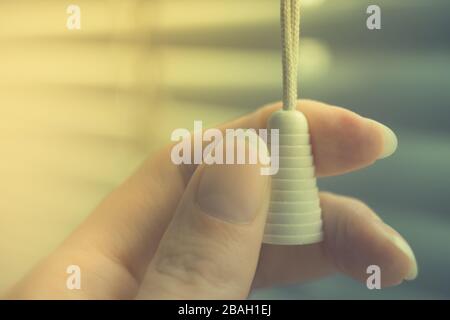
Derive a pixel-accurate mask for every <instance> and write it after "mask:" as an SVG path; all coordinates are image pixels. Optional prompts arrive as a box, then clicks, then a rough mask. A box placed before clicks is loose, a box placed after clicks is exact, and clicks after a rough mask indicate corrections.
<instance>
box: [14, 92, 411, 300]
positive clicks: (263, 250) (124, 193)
mask: <svg viewBox="0 0 450 320" xmlns="http://www.w3.org/2000/svg"><path fill="white" fill-rule="evenodd" d="M278 108H280V104H277V105H272V106H267V107H264V108H262V109H260V110H258V111H257V112H255V113H253V114H250V115H248V116H245V117H243V118H240V119H238V120H235V121H233V122H231V123H228V124H226V125H224V126H222V127H221V129H225V128H255V129H260V128H265V126H266V122H267V119H268V117H269V115H270V114H271V113H272V112H273V111H275V110H276V109H278ZM299 109H301V110H302V111H303V112H304V114H305V115H306V117H307V118H308V121H309V124H310V132H311V140H312V141H311V142H312V145H313V151H314V157H315V165H316V171H317V175H318V176H331V175H338V174H343V173H346V172H350V171H354V170H357V169H360V168H363V167H366V166H368V165H371V164H372V163H374V162H375V161H376V160H377V159H381V158H384V157H387V156H389V155H390V154H392V153H393V152H394V151H395V149H396V146H397V140H396V137H395V135H394V133H393V132H392V131H390V130H389V129H387V128H386V127H384V126H383V125H381V124H379V123H376V122H374V121H372V120H369V119H366V118H363V117H360V116H358V115H356V114H355V113H352V112H350V111H347V110H345V109H342V108H337V107H332V106H328V105H325V104H321V103H318V102H313V101H302V102H301V103H300V104H299ZM259 169H260V165H212V166H207V165H201V166H199V167H196V166H187V165H182V166H175V165H174V164H173V163H172V161H171V159H170V147H168V148H166V149H165V150H163V151H162V152H160V153H159V154H157V155H156V156H154V157H152V158H151V159H149V160H148V161H146V162H145V163H144V164H143V165H142V166H141V167H140V168H139V169H138V170H137V172H136V173H135V174H133V175H132V176H131V177H130V178H129V179H128V180H127V181H125V182H124V183H123V184H122V185H121V186H119V187H118V188H117V189H116V190H115V191H113V192H112V193H111V194H110V195H109V196H108V197H106V199H105V200H104V201H103V202H102V203H101V204H100V205H99V206H98V207H97V209H95V210H94V212H93V213H92V214H91V215H90V216H89V217H88V219H86V221H84V222H83V223H82V224H81V226H80V227H79V228H78V229H77V230H76V231H75V232H74V233H73V234H72V235H71V236H70V237H69V238H68V239H67V240H66V241H65V242H64V243H63V244H62V245H61V246H60V247H59V248H58V249H57V250H56V251H55V252H53V253H52V254H51V255H50V256H49V257H47V258H46V259H44V260H43V261H42V262H41V263H40V264H39V265H38V266H36V268H35V269H34V270H33V271H32V272H30V274H28V275H27V276H26V277H25V278H24V279H23V280H22V281H21V282H19V283H18V284H17V285H16V286H15V287H14V288H13V289H12V290H11V292H10V293H9V295H8V297H9V298H19V299H29V298H31V299H33V298H36V299H52V298H57V299H133V298H136V297H137V298H141V299H243V298H246V297H247V296H248V294H249V292H250V291H251V289H252V288H261V287H268V286H273V285H278V284H288V283H295V282H302V281H307V280H308V281H309V280H314V279H318V278H321V277H324V276H327V275H330V274H332V273H334V272H341V273H344V274H346V275H348V276H350V277H352V278H354V279H357V280H359V281H362V282H365V281H366V279H367V277H368V275H367V273H366V269H367V267H368V266H369V265H378V266H380V268H381V270H382V285H383V286H392V285H398V284H400V283H401V282H402V281H403V280H404V279H406V280H412V279H414V278H415V277H416V276H417V264H416V261H415V258H414V254H413V252H412V250H411V249H410V247H409V245H408V244H407V243H406V241H405V240H404V239H403V238H402V237H401V236H400V235H399V234H398V233H397V232H396V231H394V230H393V229H392V228H390V227H389V226H388V225H386V224H385V223H384V222H382V221H381V219H380V218H379V217H378V216H377V215H376V214H375V213H374V212H373V211H372V210H371V209H370V208H369V207H367V206H366V205H365V204H364V203H362V202H361V201H359V200H356V199H352V198H348V197H344V196H338V195H334V194H330V193H321V206H322V210H323V220H324V233H325V240H324V242H323V243H319V244H313V245H306V246H276V245H266V244H263V245H261V240H262V236H263V231H264V224H265V218H266V214H267V203H268V197H269V185H270V178H269V177H267V176H262V175H261V174H260V170H259ZM69 265H77V266H79V267H80V269H81V275H82V278H81V279H82V282H81V289H80V290H69V289H68V288H67V287H66V279H67V277H68V275H67V273H66V269H67V267H68V266H69Z"/></svg>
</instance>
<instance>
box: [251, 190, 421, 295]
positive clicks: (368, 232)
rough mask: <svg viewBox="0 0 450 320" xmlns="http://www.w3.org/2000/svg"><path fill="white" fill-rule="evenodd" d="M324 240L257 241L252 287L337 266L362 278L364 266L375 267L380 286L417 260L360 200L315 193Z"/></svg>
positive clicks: (409, 275) (399, 277)
mask: <svg viewBox="0 0 450 320" xmlns="http://www.w3.org/2000/svg"><path fill="white" fill-rule="evenodd" d="M321 205H322V209H323V219H324V231H325V241H324V242H323V243H322V244H316V245H310V246H294V247H282V246H268V245H265V246H263V249H262V253H261V260H260V264H259V267H258V272H257V274H256V278H255V285H256V286H257V287H261V286H268V285H274V284H280V283H292V282H297V281H307V280H312V279H315V278H319V277H323V276H325V275H329V274H331V273H333V272H336V271H338V272H342V273H344V274H346V275H348V276H350V277H352V278H354V279H356V280H359V281H361V282H364V283H365V282H366V280H367V278H368V277H369V275H368V274H367V273H366V271H367V267H369V266H371V265H377V266H379V267H380V269H381V280H382V286H383V287H387V286H393V285H397V284H400V283H401V282H402V281H403V280H412V279H414V278H415V277H416V276H417V263H416V260H415V257H414V254H413V252H412V250H411V248H410V247H409V245H408V244H407V243H406V241H405V240H404V239H403V238H402V237H401V236H400V235H399V234H398V233H397V232H396V231H394V230H393V229H392V228H391V227H389V226H388V225H386V224H385V223H383V222H382V221H381V220H380V219H379V218H378V216H377V215H376V214H375V213H374V212H373V211H372V210H371V209H370V208H369V207H367V206H366V205H365V204H363V203H362V202H360V201H359V200H355V199H352V198H347V197H342V196H337V195H333V194H329V193H322V194H321Z"/></svg>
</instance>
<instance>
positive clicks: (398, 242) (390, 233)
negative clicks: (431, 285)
mask: <svg viewBox="0 0 450 320" xmlns="http://www.w3.org/2000/svg"><path fill="white" fill-rule="evenodd" d="M383 225H384V230H385V232H386V235H387V237H388V238H389V239H390V240H391V241H392V242H393V243H394V244H395V246H396V247H397V248H398V249H399V250H401V251H402V252H403V253H404V254H405V255H406V256H407V257H408V258H409V260H410V269H409V271H408V274H407V275H406V276H405V278H404V279H405V280H408V281H411V280H414V279H416V278H417V275H418V273H419V270H418V267H417V260H416V256H415V255H414V252H413V250H412V249H411V246H410V245H409V244H408V242H406V240H405V239H403V237H402V236H400V235H399V234H398V233H397V232H396V231H395V230H394V229H392V228H391V227H390V226H388V225H387V224H383Z"/></svg>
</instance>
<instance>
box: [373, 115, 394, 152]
mask: <svg viewBox="0 0 450 320" xmlns="http://www.w3.org/2000/svg"><path fill="white" fill-rule="evenodd" d="M371 121H373V122H374V123H375V124H376V125H377V126H378V127H380V128H381V130H382V132H383V141H384V143H383V151H382V153H381V154H380V155H379V156H378V159H384V158H387V157H389V156H391V155H392V154H394V152H395V150H397V146H398V139H397V136H396V134H395V133H394V131H392V130H391V129H390V128H389V127H387V126H385V125H384V124H382V123H380V122H377V121H375V120H371Z"/></svg>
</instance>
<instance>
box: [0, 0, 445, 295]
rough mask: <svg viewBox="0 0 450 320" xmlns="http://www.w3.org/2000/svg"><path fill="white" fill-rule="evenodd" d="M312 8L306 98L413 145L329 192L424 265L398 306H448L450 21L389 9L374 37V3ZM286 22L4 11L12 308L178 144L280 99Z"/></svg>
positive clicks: (0, 60) (412, 0) (198, 8)
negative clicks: (355, 206)
mask: <svg viewBox="0 0 450 320" xmlns="http://www.w3.org/2000/svg"><path fill="white" fill-rule="evenodd" d="M71 3H74V4H77V5H79V6H80V8H81V14H82V16H81V19H82V30H80V31H69V30H67V28H66V19H67V16H68V15H67V14H66V8H67V6H68V5H69V4H71ZM304 4H305V6H304V10H305V11H304V15H303V21H302V24H303V30H302V34H303V39H302V47H301V55H302V58H301V66H300V77H301V78H300V86H301V88H300V95H301V96H302V97H306V98H316V99H322V100H325V101H327V102H330V103H334V104H338V105H344V106H347V107H349V108H351V109H352V110H354V111H357V112H360V113H361V114H363V115H366V116H371V117H373V118H375V119H377V120H381V121H384V122H385V123H387V124H388V125H390V126H391V127H393V128H394V129H395V130H396V131H397V133H399V137H400V149H399V151H398V153H397V155H396V156H395V157H394V158H393V159H390V160H386V162H382V163H381V162H380V164H377V165H376V166H375V167H374V168H370V169H368V170H366V171H363V172H361V173H357V174H353V175H350V176H348V177H344V178H336V179H328V180H326V181H323V182H322V185H323V187H325V188H327V189H329V190H334V191H336V192H340V193H346V194H353V195H357V196H360V197H361V198H362V199H364V200H366V201H368V202H369V204H371V205H372V206H373V207H374V208H375V209H376V210H377V211H379V212H380V213H381V214H382V215H383V217H384V218H385V219H386V220H387V221H388V222H391V223H393V224H394V225H395V226H396V227H397V228H398V229H399V230H400V231H402V232H403V233H405V235H406V236H407V238H408V240H411V242H412V245H413V247H414V248H415V249H416V250H417V253H418V259H419V264H420V262H421V261H423V265H422V266H423V268H424V270H421V271H422V274H424V275H423V276H422V278H419V281H417V282H415V283H413V284H409V285H408V287H407V289H405V287H402V288H398V289H394V290H392V291H388V292H387V293H383V294H384V295H383V297H398V296H402V295H405V294H407V295H408V297H443V296H444V297H445V296H446V297H448V296H449V295H450V291H449V290H450V289H449V288H446V287H445V286H444V285H443V284H442V282H441V281H440V280H439V279H440V278H442V277H444V276H445V270H446V269H448V267H449V266H450V258H449V257H448V255H446V254H445V252H446V251H445V248H444V247H443V246H442V245H441V243H445V241H446V239H447V241H448V238H447V234H448V231H449V230H450V220H449V218H448V216H446V215H445V214H444V212H443V209H442V208H448V207H449V206H450V203H449V202H448V199H445V190H446V189H448V188H447V187H448V184H449V182H450V181H449V177H448V175H445V174H443V172H446V169H447V162H446V161H447V160H446V159H448V158H449V157H450V148H449V145H448V138H449V131H448V121H447V120H448V119H449V118H450V110H449V109H448V108H447V106H448V101H449V98H450V97H449V94H450V92H449V91H448V87H449V86H450V74H449V73H448V70H449V69H450V68H449V67H450V59H449V54H448V53H449V51H448V50H449V47H448V40H447V37H448V32H446V31H445V30H449V29H450V26H449V20H448V18H447V16H446V14H445V12H448V9H450V5H449V3H448V1H446V0H433V1H426V2H424V1H420V0H399V1H395V3H394V2H393V1H388V0H383V1H378V4H379V5H380V6H381V7H382V10H383V28H384V31H383V32H379V33H370V32H368V31H367V29H365V28H364V26H365V18H366V14H365V9H366V8H367V6H368V5H369V4H372V3H371V2H370V1H361V0H340V1H334V0H333V1H332V0H328V1H319V0H309V1H305V2H304ZM278 13H279V9H278V1H275V0H245V1H242V0H159V1H156V0H153V1H152V0H141V1H137V0H134V1H133V0H128V1H124V0H76V1H71V2H69V1H60V0H9V1H8V0H5V1H2V2H0V148H1V153H0V155H1V160H0V177H1V179H0V191H1V193H2V196H1V198H0V254H1V255H2V257H8V259H0V270H2V274H1V275H0V292H1V290H2V289H4V288H5V287H6V286H8V285H9V284H10V283H11V282H13V281H15V280H16V279H17V278H18V277H19V276H20V275H22V274H23V273H24V272H25V271H26V270H27V269H28V268H29V267H30V266H31V265H32V264H33V263H34V262H35V261H36V260H37V259H39V258H40V257H42V256H43V255H44V254H46V253H47V252H49V251H50V250H52V249H53V248H54V247H55V246H56V245H57V244H58V243H59V242H60V241H61V240H62V239H63V238H64V237H65V236H66V235H67V234H68V233H69V232H70V231H71V230H73V228H74V227H75V226H76V225H77V224H78V223H79V222H80V221H82V219H83V218H84V217H85V216H86V215H88V214H89V212H90V211H91V210H92V208H93V207H94V206H95V205H96V204H97V203H98V202H99V200H100V199H101V198H102V197H103V196H104V195H105V194H106V193H108V192H109V191H110V190H111V189H112V188H114V186H116V185H117V184H118V183H120V182H121V181H122V180H123V179H124V178H125V177H126V176H127V175H129V174H130V173H131V172H132V171H133V169H134V168H135V167H136V166H137V165H138V164H139V163H140V162H141V161H142V160H143V159H144V158H145V157H147V156H148V155H149V154H151V152H152V151H154V150H155V149H157V148H158V147H160V146H161V145H163V144H165V143H166V142H167V141H168V138H169V136H170V133H171V131H172V130H174V129H175V128H178V127H187V128H191V127H192V123H193V120H196V119H201V120H203V121H204V122H205V123H206V125H213V124H216V123H219V122H223V121H226V120H228V119H230V118H233V117H235V116H237V115H240V114H243V113H246V112H249V111H251V110H254V109H255V108H256V107H258V106H259V105H261V104H264V103H267V102H270V101H275V100H279V99H280V94H281V93H280V92H281V91H280V90H281V80H280V79H281V77H280V73H281V65H280V57H279V31H278V30H279V29H278ZM411 30H412V31H411ZM155 123H157V125H155ZM436 150H438V154H436ZM427 154H432V155H433V154H435V156H426V155H427ZM410 159H414V166H412V165H405V164H408V163H410ZM447 171H448V170H447ZM424 172H427V174H426V175H425V174H424ZM392 177H398V178H395V179H393V178H392ZM386 181H389V187H385V188H382V186H384V185H385V184H386ZM419 181H420V183H419ZM411 217H412V218H411ZM422 233H425V234H433V235H434V236H433V237H431V238H427V239H423V235H422ZM429 248H433V250H429ZM421 279H424V280H421ZM334 287H337V288H340V289H339V290H338V291H339V292H337V291H333V290H332V288H334ZM359 289H360V288H359V287H355V286H354V285H353V284H352V283H349V282H347V281H344V280H341V279H339V278H337V280H336V279H335V280H329V282H327V281H325V282H321V283H319V284H317V285H313V286H302V287H294V288H290V289H287V290H286V289H283V290H282V291H268V292H266V293H261V294H262V295H264V296H267V297H285V298H286V297H299V298H300V297H343V298H345V297H361V296H363V295H368V297H373V296H371V295H369V294H368V293H367V292H366V290H365V289H364V288H362V289H361V290H359ZM336 290H337V289H336ZM358 290H359V291H358ZM324 295H325V296H324ZM327 295H328V296H327Z"/></svg>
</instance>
